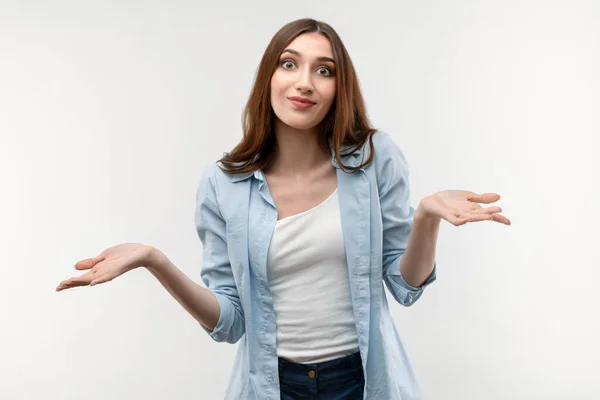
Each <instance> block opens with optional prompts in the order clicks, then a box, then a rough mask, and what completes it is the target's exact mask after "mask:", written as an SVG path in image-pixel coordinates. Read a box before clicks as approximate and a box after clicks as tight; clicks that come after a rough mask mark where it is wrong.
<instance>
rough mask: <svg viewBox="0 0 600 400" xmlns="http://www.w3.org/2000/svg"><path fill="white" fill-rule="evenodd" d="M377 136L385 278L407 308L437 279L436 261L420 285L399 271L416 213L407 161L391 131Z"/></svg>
mask: <svg viewBox="0 0 600 400" xmlns="http://www.w3.org/2000/svg"><path fill="white" fill-rule="evenodd" d="M377 135H379V133H378V134H377ZM378 139H379V140H380V143H381V144H380V145H379V146H377V149H376V154H375V155H376V157H377V159H378V162H377V174H378V177H377V180H378V187H379V201H380V204H381V214H382V224H383V246H382V251H383V254H382V255H383V271H382V272H383V278H384V281H385V284H386V286H387V288H388V290H389V291H390V293H391V294H392V296H393V297H394V299H395V300H396V301H397V302H398V303H400V304H402V305H403V306H407V307H408V306H411V305H412V304H414V303H415V302H416V301H417V300H418V299H419V298H420V297H421V295H422V294H423V290H424V289H425V287H427V286H428V285H429V284H431V283H432V282H433V281H435V279H436V270H437V263H434V266H433V271H432V272H431V274H430V275H429V277H428V278H427V279H426V280H425V282H423V284H422V285H421V286H420V287H414V286H411V285H409V284H408V283H406V281H405V280H404V278H403V277H402V274H401V273H400V260H401V259H402V256H403V255H404V252H405V251H406V246H407V244H408V238H409V236H410V232H411V230H412V226H413V221H414V213H415V210H414V208H413V207H412V206H411V205H410V185H409V180H408V173H409V170H408V163H407V162H406V158H405V157H404V154H403V153H402V151H401V150H400V148H399V147H398V145H397V144H396V143H395V142H394V141H393V140H392V138H391V137H390V136H389V135H388V134H382V136H381V137H380V138H378ZM378 152H379V154H377V153H378Z"/></svg>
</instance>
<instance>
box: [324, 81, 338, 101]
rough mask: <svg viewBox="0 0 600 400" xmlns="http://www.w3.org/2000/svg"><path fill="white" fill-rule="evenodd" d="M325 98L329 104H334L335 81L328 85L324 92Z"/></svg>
mask: <svg viewBox="0 0 600 400" xmlns="http://www.w3.org/2000/svg"><path fill="white" fill-rule="evenodd" d="M322 93H323V97H324V98H326V99H327V101H328V103H330V104H331V103H333V100H334V99H335V81H333V82H332V83H330V84H328V85H327V86H326V87H325V88H324V90H323V92H322Z"/></svg>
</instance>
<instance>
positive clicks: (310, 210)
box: [276, 187, 338, 224]
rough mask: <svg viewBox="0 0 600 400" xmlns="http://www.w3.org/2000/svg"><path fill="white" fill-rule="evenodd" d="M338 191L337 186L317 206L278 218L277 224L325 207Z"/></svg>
mask: <svg viewBox="0 0 600 400" xmlns="http://www.w3.org/2000/svg"><path fill="white" fill-rule="evenodd" d="M337 191H338V188H337V187H336V188H335V190H334V191H333V193H331V194H330V195H329V197H327V198H326V199H325V200H323V201H322V202H320V203H319V204H317V205H316V206H314V207H312V208H309V209H308V210H306V211H302V212H299V213H297V214H294V215H288V216H287V217H284V218H281V219H278V220H277V222H276V224H278V223H280V222H283V221H288V220H290V219H294V218H296V217H301V216H303V215H306V214H308V213H310V212H312V211H315V210H317V209H319V208H321V207H323V206H324V205H325V204H327V203H329V201H330V200H331V199H332V198H333V197H335V195H336V194H337Z"/></svg>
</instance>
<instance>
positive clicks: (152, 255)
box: [144, 246, 167, 270]
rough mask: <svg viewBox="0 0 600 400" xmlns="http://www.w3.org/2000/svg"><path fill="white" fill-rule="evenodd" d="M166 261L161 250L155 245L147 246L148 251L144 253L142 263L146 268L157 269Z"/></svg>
mask: <svg viewBox="0 0 600 400" xmlns="http://www.w3.org/2000/svg"><path fill="white" fill-rule="evenodd" d="M166 261H167V257H166V256H165V254H164V253H163V252H162V251H160V250H159V249H157V248H155V247H152V246H148V253H147V255H146V261H145V263H144V266H145V267H146V269H149V270H159V269H161V268H162V267H163V266H164V265H165V262H166Z"/></svg>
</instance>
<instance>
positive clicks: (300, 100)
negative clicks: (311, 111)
mask: <svg viewBox="0 0 600 400" xmlns="http://www.w3.org/2000/svg"><path fill="white" fill-rule="evenodd" d="M288 100H289V101H291V102H292V104H293V105H294V107H296V108H300V109H307V108H311V107H312V106H314V105H315V104H317V103H315V102H314V101H312V100H309V99H306V98H304V97H298V96H293V97H288Z"/></svg>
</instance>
